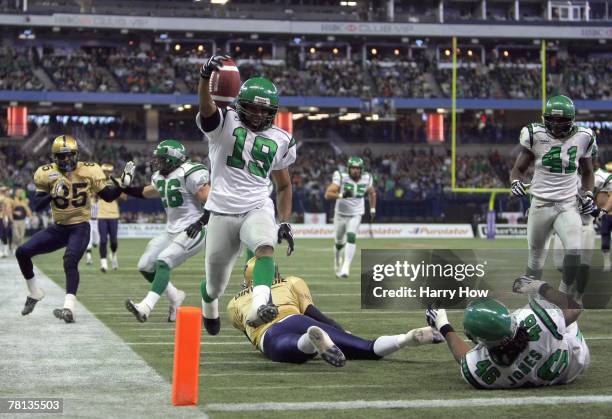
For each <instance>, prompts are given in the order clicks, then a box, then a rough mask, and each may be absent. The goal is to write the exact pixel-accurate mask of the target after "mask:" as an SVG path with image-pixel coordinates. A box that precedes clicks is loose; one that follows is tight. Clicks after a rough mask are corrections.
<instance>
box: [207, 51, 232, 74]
mask: <svg viewBox="0 0 612 419" xmlns="http://www.w3.org/2000/svg"><path fill="white" fill-rule="evenodd" d="M230 58H231V57H230V56H229V55H213V56H212V57H210V58H209V59H208V61H207V62H206V64H204V65H203V66H202V68H201V69H200V77H202V78H203V79H205V80H208V79H210V75H211V74H212V72H213V71H217V70H219V69H220V68H221V67H223V61H225V60H229V59H230Z"/></svg>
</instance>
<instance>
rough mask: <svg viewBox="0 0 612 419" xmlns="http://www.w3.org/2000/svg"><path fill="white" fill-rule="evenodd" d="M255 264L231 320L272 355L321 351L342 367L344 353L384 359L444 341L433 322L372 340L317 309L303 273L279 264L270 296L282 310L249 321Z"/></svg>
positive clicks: (285, 358)
mask: <svg viewBox="0 0 612 419" xmlns="http://www.w3.org/2000/svg"><path fill="white" fill-rule="evenodd" d="M254 266H255V258H253V259H251V260H250V261H249V263H248V264H247V266H246V268H245V272H244V277H245V282H244V290H243V291H241V292H239V293H238V294H236V296H235V297H234V298H232V299H231V300H230V302H229V305H228V306H227V311H228V314H229V317H230V319H231V322H232V325H233V326H234V327H235V328H236V329H238V330H240V331H242V332H244V333H245V334H246V336H247V337H248V339H249V340H250V341H251V343H253V345H255V347H256V348H257V349H258V350H260V351H261V352H262V353H263V354H264V355H265V356H266V357H267V358H269V359H271V360H272V361H276V362H291V363H295V364H301V363H304V362H306V361H308V360H310V359H313V358H314V357H315V356H316V355H317V354H318V355H321V358H323V360H325V361H326V362H328V363H329V364H331V365H334V366H336V367H342V366H343V365H344V364H345V362H346V359H380V358H383V357H385V356H387V355H390V354H392V353H393V352H396V351H398V350H400V349H401V348H403V347H405V346H417V345H421V344H425V343H440V342H442V341H443V339H442V337H441V336H440V335H439V333H438V332H435V331H434V330H432V328H431V327H423V328H420V329H414V330H410V331H409V332H408V333H402V334H399V335H394V336H380V337H378V338H376V339H374V340H367V339H363V338H360V337H359V336H354V335H352V334H350V333H348V332H346V331H345V330H344V329H343V328H342V326H340V325H339V324H338V323H337V322H336V321H334V320H332V319H330V318H329V317H327V316H326V315H324V314H323V313H321V312H320V311H319V309H318V308H317V307H316V306H315V305H314V303H313V301H312V296H311V295H310V290H309V289H308V285H306V282H305V281H304V280H303V279H302V278H298V277H296V276H290V277H287V278H283V277H281V276H280V274H279V272H278V269H277V270H276V274H275V279H274V283H273V284H272V300H273V301H274V303H275V304H276V305H277V306H278V310H279V314H278V316H277V317H276V319H274V320H273V321H271V322H270V323H266V324H263V325H260V326H257V327H251V326H249V325H248V323H247V317H248V314H249V311H250V308H251V301H252V299H253V287H252V284H253V270H254Z"/></svg>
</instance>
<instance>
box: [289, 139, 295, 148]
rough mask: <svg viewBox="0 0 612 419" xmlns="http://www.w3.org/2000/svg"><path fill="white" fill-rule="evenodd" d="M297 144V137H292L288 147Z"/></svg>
mask: <svg viewBox="0 0 612 419" xmlns="http://www.w3.org/2000/svg"><path fill="white" fill-rule="evenodd" d="M294 145H295V138H293V137H291V141H290V142H289V147H287V148H291V147H293V146H294Z"/></svg>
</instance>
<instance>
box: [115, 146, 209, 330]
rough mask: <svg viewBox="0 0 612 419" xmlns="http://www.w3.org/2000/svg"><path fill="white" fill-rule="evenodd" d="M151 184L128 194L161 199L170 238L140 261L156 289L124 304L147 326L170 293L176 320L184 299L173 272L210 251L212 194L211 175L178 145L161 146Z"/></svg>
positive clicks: (155, 242)
mask: <svg viewBox="0 0 612 419" xmlns="http://www.w3.org/2000/svg"><path fill="white" fill-rule="evenodd" d="M152 166H153V167H152V169H153V175H152V176H151V184H150V185H147V186H140V187H130V188H127V189H124V192H125V193H126V194H128V195H131V196H135V197H138V198H161V201H162V205H163V206H164V209H165V210H166V216H167V223H166V232H165V233H162V234H160V235H159V236H157V237H155V238H153V239H152V240H151V241H150V242H149V244H147V247H146V249H145V251H144V254H143V255H142V256H141V257H140V260H139V261H138V270H139V271H140V273H141V274H142V275H143V276H144V277H145V279H146V280H147V281H149V282H150V283H151V290H150V291H149V292H148V294H147V295H146V297H145V298H144V299H143V300H142V301H141V302H139V303H134V302H133V301H132V300H131V299H127V300H126V301H125V306H126V308H127V309H128V310H129V311H130V312H131V313H132V314H134V316H136V318H137V319H138V321H140V322H145V321H147V318H148V317H149V316H150V314H151V311H152V310H153V308H154V307H155V304H156V303H157V301H158V300H159V297H160V296H161V295H162V294H163V293H164V292H165V293H166V296H167V297H168V300H169V301H170V307H169V310H168V321H169V322H174V321H175V320H176V309H177V308H178V307H179V306H180V305H181V304H182V302H183V300H184V299H185V293H184V292H183V291H181V290H178V289H177V288H176V287H175V286H174V285H173V284H172V283H171V282H170V271H171V270H172V269H174V268H176V267H177V266H179V265H181V264H182V263H183V262H185V261H186V260H187V259H189V258H190V257H192V256H195V255H196V254H198V253H199V252H200V251H202V250H203V249H204V247H205V243H206V240H205V236H206V229H205V228H204V226H205V225H206V222H207V220H208V213H207V212H206V211H204V210H203V209H202V203H203V202H205V201H206V198H207V196H208V191H209V190H210V186H209V184H208V183H209V181H208V170H207V168H206V166H204V165H203V164H200V163H196V162H192V161H189V160H188V158H187V151H186V150H185V147H184V146H183V145H182V144H181V143H180V142H178V141H176V140H165V141H162V142H161V143H159V145H158V146H157V147H156V148H155V151H154V153H153V162H152Z"/></svg>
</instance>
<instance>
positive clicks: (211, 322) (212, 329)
mask: <svg viewBox="0 0 612 419" xmlns="http://www.w3.org/2000/svg"><path fill="white" fill-rule="evenodd" d="M202 320H203V321H204V329H206V332H207V333H208V334H209V335H212V336H215V335H218V334H219V332H220V331H221V319H220V318H219V317H217V318H216V319H207V318H206V317H204V316H202Z"/></svg>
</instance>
